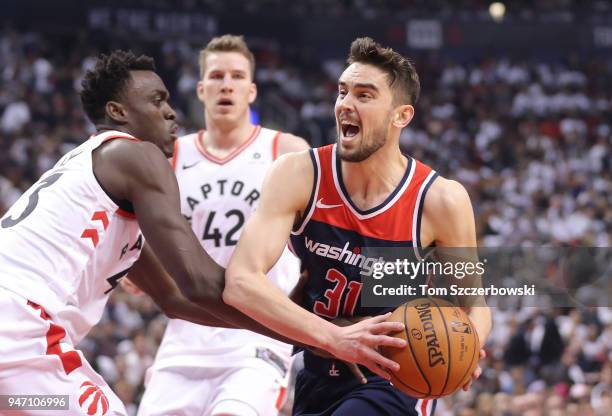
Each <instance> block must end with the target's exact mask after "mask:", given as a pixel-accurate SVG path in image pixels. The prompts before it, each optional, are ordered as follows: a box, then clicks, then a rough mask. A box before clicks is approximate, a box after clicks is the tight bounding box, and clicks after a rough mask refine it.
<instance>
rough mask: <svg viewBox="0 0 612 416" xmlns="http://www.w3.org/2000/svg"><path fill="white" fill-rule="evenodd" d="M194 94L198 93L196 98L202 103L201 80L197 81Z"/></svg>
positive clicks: (202, 84) (202, 88) (202, 90)
mask: <svg viewBox="0 0 612 416" xmlns="http://www.w3.org/2000/svg"><path fill="white" fill-rule="evenodd" d="M196 94H197V95H198V100H200V102H201V103H202V104H204V83H203V82H202V81H198V84H197V85H196Z"/></svg>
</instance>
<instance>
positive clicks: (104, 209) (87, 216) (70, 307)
mask: <svg viewBox="0 0 612 416" xmlns="http://www.w3.org/2000/svg"><path fill="white" fill-rule="evenodd" d="M113 139H127V140H138V139H136V138H134V137H133V136H130V135H128V134H126V133H121V132H118V131H108V132H105V133H102V134H99V135H97V136H92V137H91V138H90V139H89V140H87V141H86V142H85V143H83V144H82V145H80V146H79V147H77V148H76V149H74V150H73V151H71V152H70V153H68V154H66V155H64V156H63V157H62V158H61V159H60V160H59V162H58V163H57V164H56V165H55V166H54V167H53V168H52V169H50V170H49V171H47V172H45V173H44V174H43V175H42V176H41V178H40V179H39V180H38V182H36V183H35V184H34V185H32V186H31V187H30V189H28V190H27V191H26V192H25V193H24V194H23V195H22V196H21V197H20V198H19V200H17V202H16V203H15V204H14V205H13V206H12V207H11V208H10V209H9V211H8V212H7V213H6V214H5V215H4V216H3V217H2V218H1V219H0V286H1V287H4V288H5V289H7V290H9V291H12V292H14V293H16V294H18V295H20V296H22V297H23V298H25V299H28V300H30V301H32V302H34V303H36V304H38V305H41V306H42V307H43V308H44V309H45V310H46V312H47V313H48V314H49V315H50V317H51V319H52V320H53V321H54V322H55V323H56V324H58V325H60V326H62V327H63V328H64V329H65V330H66V333H67V336H68V337H69V338H70V341H71V342H72V343H73V344H76V343H78V342H79V340H81V339H82V338H83V337H84V336H85V335H86V334H87V332H88V331H89V330H90V329H91V327H92V326H93V325H95V324H96V323H97V322H98V321H99V320H100V318H101V316H102V312H103V309H104V306H105V304H106V301H107V299H108V296H109V292H110V291H111V290H112V289H113V288H114V287H115V286H116V285H117V283H118V281H119V279H120V278H121V277H122V276H123V275H125V273H126V272H127V269H129V268H130V267H131V266H132V264H133V263H134V262H135V261H136V259H137V258H138V256H139V255H140V250H141V248H142V246H143V243H144V241H143V237H142V234H141V233H140V228H139V226H138V222H137V221H136V220H135V218H134V216H133V215H129V214H127V213H123V212H122V211H121V210H119V207H118V206H117V204H116V203H115V202H113V201H112V200H111V198H110V197H109V196H108V195H107V194H106V192H105V191H104V190H103V189H102V187H101V186H100V184H99V183H98V180H97V179H96V177H95V175H94V172H93V168H92V153H93V151H94V150H95V149H96V148H97V147H98V146H100V145H101V144H102V143H104V142H106V141H108V140H113Z"/></svg>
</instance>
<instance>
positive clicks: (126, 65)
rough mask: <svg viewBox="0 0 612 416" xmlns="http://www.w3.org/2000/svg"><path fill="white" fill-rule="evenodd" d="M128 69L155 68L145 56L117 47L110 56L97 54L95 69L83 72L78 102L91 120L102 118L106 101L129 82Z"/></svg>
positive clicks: (117, 95)
mask: <svg viewBox="0 0 612 416" xmlns="http://www.w3.org/2000/svg"><path fill="white" fill-rule="evenodd" d="M130 71H155V62H154V61H153V58H151V57H149V56H146V55H140V56H136V55H134V54H133V53H132V51H127V52H126V51H122V50H119V49H117V50H115V51H113V52H111V54H110V55H104V54H101V55H100V56H99V57H98V61H97V62H96V66H95V68H94V69H93V70H90V71H87V72H86V73H85V77H84V78H83V82H81V86H82V87H83V90H82V91H81V103H82V104H83V108H84V109H85V113H86V114H87V117H89V119H90V120H91V121H92V122H93V123H96V122H99V121H102V120H104V116H105V114H106V110H105V107H106V103H107V102H109V101H114V100H117V99H118V98H119V96H120V95H121V93H122V92H123V90H124V89H125V87H126V86H127V84H128V82H129V81H130Z"/></svg>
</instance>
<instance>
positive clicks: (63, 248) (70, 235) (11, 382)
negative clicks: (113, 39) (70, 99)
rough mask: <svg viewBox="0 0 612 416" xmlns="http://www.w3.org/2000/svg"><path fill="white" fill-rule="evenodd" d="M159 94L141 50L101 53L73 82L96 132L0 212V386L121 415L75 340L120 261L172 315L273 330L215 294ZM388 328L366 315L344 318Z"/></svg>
mask: <svg viewBox="0 0 612 416" xmlns="http://www.w3.org/2000/svg"><path fill="white" fill-rule="evenodd" d="M168 98H169V94H168V91H167V89H166V87H165V86H164V83H163V82H162V80H161V79H160V78H159V76H158V75H157V74H156V73H155V72H154V64H153V60H152V59H151V58H148V57H144V56H141V57H136V56H134V55H133V54H132V53H126V52H123V51H115V52H113V53H112V54H111V55H110V56H104V55H102V56H101V57H100V59H99V60H98V62H97V63H96V67H95V69H94V70H93V71H88V72H87V74H86V75H85V78H84V81H83V91H82V92H81V100H82V102H83V106H84V108H85V111H86V112H87V115H88V117H89V118H90V119H91V121H92V122H93V123H94V124H95V126H96V129H97V134H95V135H94V136H92V137H90V138H89V139H88V140H87V141H85V142H84V143H83V144H82V145H80V146H79V147H77V148H76V149H75V150H73V151H72V152H70V153H69V154H67V155H65V156H64V157H62V158H61V159H60V161H59V162H58V163H57V164H56V165H55V166H54V167H53V168H52V169H51V170H49V171H48V172H46V173H45V174H43V175H42V177H41V178H40V180H39V181H38V182H37V183H35V184H34V185H33V186H32V187H31V188H30V189H29V190H27V191H26V192H25V193H24V195H23V196H22V197H21V198H20V199H19V200H18V201H17V202H16V203H15V204H14V205H13V206H12V207H11V208H10V209H9V210H8V212H7V213H6V214H5V215H4V216H3V217H2V218H0V309H1V310H2V311H3V319H2V322H0V391H1V392H2V393H3V394H9V395H16V396H20V395H26V394H30V395H31V394H54V395H68V396H69V398H68V403H67V404H68V409H65V408H64V409H63V410H61V411H60V412H61V414H64V415H82V414H83V413H86V414H90V415H93V414H96V415H126V410H125V408H124V406H123V404H122V403H121V402H120V400H119V399H118V397H117V396H116V395H115V394H114V393H113V392H112V391H111V389H110V388H109V386H108V385H107V384H106V382H105V381H104V380H103V379H102V378H101V377H100V376H99V375H98V374H97V373H96V372H95V371H94V370H93V369H92V367H91V366H90V365H89V363H88V362H87V361H86V360H85V358H84V357H83V354H82V353H81V352H80V351H78V350H76V349H75V348H74V345H76V344H77V343H78V342H79V341H80V340H81V339H82V338H83V337H84V336H85V335H86V334H87V332H88V331H89V330H90V329H91V327H92V326H93V325H95V324H96V323H97V322H98V321H99V319H100V317H101V315H102V312H103V309H104V306H105V304H106V301H107V299H108V294H109V292H110V291H111V290H112V289H114V288H115V287H116V286H117V284H118V282H119V280H120V279H121V278H122V277H123V276H124V275H125V274H126V273H127V272H128V270H129V271H130V276H131V278H132V281H133V282H134V283H136V284H137V285H138V286H139V287H140V288H141V289H143V290H144V291H145V292H146V293H148V294H149V295H150V296H151V297H152V298H153V299H154V300H155V301H156V303H157V304H158V305H159V306H160V308H161V309H162V310H163V311H164V312H165V313H166V314H167V315H169V316H171V317H177V318H182V319H189V320H191V321H193V322H197V323H202V324H208V325H211V324H212V325H228V326H238V327H245V328H248V329H252V330H255V331H258V332H262V333H264V334H266V335H272V336H277V335H276V334H275V333H273V332H271V331H270V330H268V329H267V328H265V327H263V326H262V325H260V324H256V323H255V322H254V321H252V320H251V319H250V318H248V317H246V316H245V315H243V314H241V313H239V312H238V311H236V310H235V309H233V308H231V307H228V306H227V305H225V304H224V303H223V302H222V301H221V293H222V288H223V269H222V268H221V267H220V266H218V265H217V264H216V263H215V262H214V261H213V260H212V259H211V258H210V257H209V256H208V255H207V254H206V252H205V251H204V250H203V249H202V246H201V245H200V243H199V241H198V239H197V238H196V237H195V235H194V234H193V232H192V231H191V228H190V227H189V224H188V223H187V221H186V220H185V219H184V218H183V216H182V215H181V213H180V206H179V197H178V195H179V193H178V187H177V184H176V178H175V176H174V174H173V172H172V169H171V167H170V164H169V163H168V161H167V158H169V157H171V156H172V152H173V142H174V140H176V129H177V126H176V122H175V112H174V110H173V109H172V107H171V106H170V105H169V103H168ZM145 238H146V240H147V242H146V243H145ZM158 259H159V260H158ZM162 264H163V266H162ZM164 269H165V270H167V271H168V272H169V273H170V274H171V275H172V278H173V279H174V280H172V279H171V278H169V277H168V276H167V275H166V273H165V272H164ZM198 305H201V306H198ZM215 314H216V315H215ZM216 316H222V319H219V318H217V317H216ZM224 322H226V323H224ZM390 329H392V328H391V327H390V326H389V325H388V324H384V323H377V321H376V320H371V321H370V322H369V324H368V325H361V326H357V327H356V328H354V330H356V331H357V332H359V333H371V332H373V331H374V332H380V331H381V330H382V331H385V330H386V331H388V330H390ZM333 334H334V335H335V336H336V337H337V340H338V343H339V344H346V343H347V342H348V340H349V339H350V331H347V330H345V329H343V328H338V329H337V330H336V331H335V332H334V333H333ZM390 340H391V338H390V337H389V339H388V340H386V341H387V342H388V343H390ZM363 346H364V347H365V344H363ZM18 410H19V414H34V415H35V414H38V413H40V411H37V410H32V411H31V412H30V411H29V410H26V409H18Z"/></svg>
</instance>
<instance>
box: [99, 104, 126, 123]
mask: <svg viewBox="0 0 612 416" xmlns="http://www.w3.org/2000/svg"><path fill="white" fill-rule="evenodd" d="M104 109H105V111H106V116H107V117H108V118H110V119H111V120H113V121H114V122H115V123H117V124H126V123H127V110H126V109H125V107H124V106H123V104H121V103H119V102H117V101H109V102H107V103H106V105H105V106H104Z"/></svg>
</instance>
